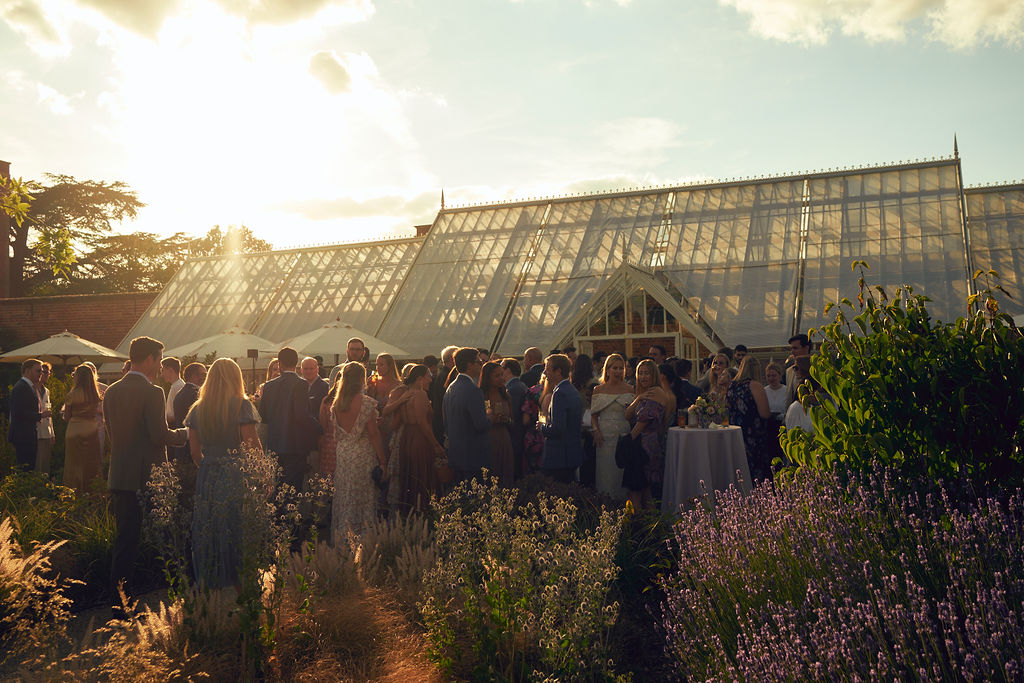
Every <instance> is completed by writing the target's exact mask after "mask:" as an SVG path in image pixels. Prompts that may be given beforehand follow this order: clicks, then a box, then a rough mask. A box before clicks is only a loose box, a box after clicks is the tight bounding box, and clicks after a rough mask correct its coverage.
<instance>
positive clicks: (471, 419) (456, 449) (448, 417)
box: [443, 347, 491, 481]
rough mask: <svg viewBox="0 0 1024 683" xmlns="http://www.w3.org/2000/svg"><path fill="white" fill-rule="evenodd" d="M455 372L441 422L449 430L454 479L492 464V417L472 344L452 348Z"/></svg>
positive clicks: (449, 463)
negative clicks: (482, 388)
mask: <svg viewBox="0 0 1024 683" xmlns="http://www.w3.org/2000/svg"><path fill="white" fill-rule="evenodd" d="M455 368H456V370H458V373H459V374H458V375H457V376H456V377H455V379H454V380H452V383H451V384H450V385H448V390H447V391H445V393H444V402H443V403H444V406H443V407H444V424H445V431H446V433H447V434H448V465H449V467H451V468H452V469H453V470H455V477H456V480H457V481H465V480H467V479H471V478H473V477H474V476H476V475H478V474H479V473H480V468H482V467H488V468H489V467H491V442H490V439H489V438H488V436H487V432H488V430H490V428H491V420H490V418H489V417H487V409H486V408H485V407H484V394H483V392H482V391H480V387H479V386H477V380H476V379H474V378H478V377H479V376H480V370H481V369H482V368H483V364H482V363H481V362H480V357H479V352H478V351H477V350H476V349H474V348H471V347H467V348H463V349H459V350H458V351H456V352H455Z"/></svg>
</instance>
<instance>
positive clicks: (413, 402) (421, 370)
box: [398, 365, 444, 510]
mask: <svg viewBox="0 0 1024 683" xmlns="http://www.w3.org/2000/svg"><path fill="white" fill-rule="evenodd" d="M430 382H431V377H430V371H429V370H427V366H426V365H416V366H414V367H413V368H412V369H411V370H410V371H409V374H408V375H407V376H406V378H405V385H406V386H407V387H408V389H407V390H406V391H405V393H404V394H402V397H401V398H400V399H398V400H400V401H401V404H400V408H399V412H400V414H401V431H400V432H399V443H398V458H399V463H398V480H399V486H398V503H399V505H401V507H402V509H403V510H423V509H426V508H427V507H428V505H429V504H430V494H431V493H433V492H434V490H435V489H436V486H437V484H436V481H437V468H436V467H434V462H435V461H436V460H437V459H438V458H439V457H441V456H443V455H444V446H442V445H441V444H440V443H439V442H438V440H437V438H436V437H435V436H434V428H433V427H432V426H431V425H432V424H433V417H434V415H433V413H434V410H433V408H432V407H431V405H430V398H429V397H428V395H427V391H428V390H429V388H430Z"/></svg>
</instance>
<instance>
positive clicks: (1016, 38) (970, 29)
mask: <svg viewBox="0 0 1024 683" xmlns="http://www.w3.org/2000/svg"><path fill="white" fill-rule="evenodd" d="M929 20H930V22H931V25H932V30H933V33H934V35H935V37H936V38H938V39H939V40H942V41H943V42H945V43H948V44H950V45H953V46H954V47H971V46H973V45H975V44H976V43H978V42H983V43H984V42H989V41H994V42H1004V43H1007V44H1010V45H1020V44H1021V43H1022V42H1024V1H1022V0H946V2H945V3H943V7H942V9H941V10H937V11H935V12H932V13H930V14H929Z"/></svg>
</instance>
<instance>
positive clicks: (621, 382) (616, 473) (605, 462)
mask: <svg viewBox="0 0 1024 683" xmlns="http://www.w3.org/2000/svg"><path fill="white" fill-rule="evenodd" d="M625 374H626V361H625V359H624V358H623V357H622V356H620V355H619V354H617V353H613V354H611V355H610V356H608V357H607V358H606V359H605V361H604V369H603V371H602V372H601V383H600V384H598V385H597V386H596V387H595V388H594V397H593V399H592V401H591V404H590V424H591V426H592V427H593V428H594V444H595V445H596V446H597V476H596V483H597V490H598V491H603V492H604V493H607V494H608V495H610V496H611V497H612V498H616V499H624V498H626V496H627V494H628V491H626V489H624V488H623V487H622V470H620V469H619V468H618V467H617V466H616V465H615V445H616V443H618V440H619V437H620V436H621V435H623V434H625V433H627V432H628V431H629V420H627V419H626V413H625V411H626V406H628V405H629V404H630V403H632V401H633V387H631V386H630V385H629V384H627V383H626V380H625Z"/></svg>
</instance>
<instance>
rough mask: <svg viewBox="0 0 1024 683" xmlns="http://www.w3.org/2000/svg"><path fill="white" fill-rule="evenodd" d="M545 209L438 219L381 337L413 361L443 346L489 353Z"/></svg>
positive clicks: (465, 213) (512, 208) (508, 209)
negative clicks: (475, 347) (436, 228)
mask: <svg viewBox="0 0 1024 683" xmlns="http://www.w3.org/2000/svg"><path fill="white" fill-rule="evenodd" d="M544 209H545V206H544V205H539V204H538V205H528V206H501V207H494V208H487V209H470V210H465V211H458V212H452V213H442V214H441V215H440V216H438V225H440V226H441V227H442V228H443V229H442V230H440V231H437V232H435V231H434V230H431V232H430V233H429V235H428V236H427V238H426V242H424V244H423V249H422V250H421V252H420V255H419V258H418V259H417V260H416V263H415V265H414V266H413V268H412V269H411V271H410V272H409V276H408V278H407V279H406V282H405V285H404V286H403V288H402V292H401V295H400V296H399V299H398V300H397V301H396V302H395V305H394V306H393V307H392V309H391V311H390V312H389V313H388V316H387V318H386V319H385V320H384V323H383V325H382V327H381V328H380V333H379V334H378V335H377V336H379V337H381V338H382V339H385V340H393V341H394V343H395V344H398V345H400V346H401V347H402V348H404V349H406V350H407V351H409V352H410V353H412V354H414V355H424V354H427V353H433V354H437V353H439V352H440V351H441V348H442V347H444V346H446V345H448V344H458V345H461V346H481V347H489V346H490V345H491V342H492V341H493V340H494V335H495V333H496V332H497V330H498V325H499V323H500V321H501V319H502V316H503V315H504V314H505V310H506V308H507V306H508V302H509V300H510V299H511V297H512V293H513V291H514V290H515V286H516V282H517V279H518V277H519V274H520V273H521V272H522V268H523V266H524V264H525V263H526V259H527V254H528V253H529V250H530V246H531V244H532V242H533V238H534V236H535V235H536V232H537V228H538V226H539V225H540V220H541V218H542V216H543V214H544Z"/></svg>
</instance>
